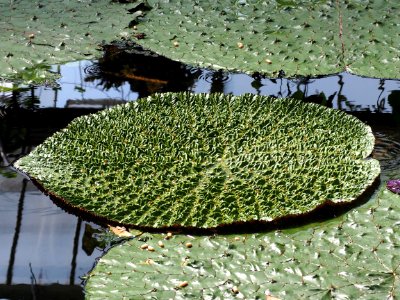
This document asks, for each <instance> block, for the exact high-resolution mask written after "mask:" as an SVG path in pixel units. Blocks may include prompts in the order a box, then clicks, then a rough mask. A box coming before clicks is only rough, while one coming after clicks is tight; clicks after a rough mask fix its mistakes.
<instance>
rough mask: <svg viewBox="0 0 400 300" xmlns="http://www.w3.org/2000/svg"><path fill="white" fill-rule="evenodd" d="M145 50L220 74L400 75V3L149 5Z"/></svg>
mask: <svg viewBox="0 0 400 300" xmlns="http://www.w3.org/2000/svg"><path fill="white" fill-rule="evenodd" d="M147 2H148V3H149V4H150V6H151V7H152V9H151V10H150V11H148V12H146V15H145V17H143V18H141V19H140V20H139V24H138V28H137V30H138V32H140V33H145V38H144V39H141V40H139V41H138V42H139V43H140V44H141V45H143V46H144V47H146V48H148V49H151V50H153V51H155V52H157V53H160V54H162V55H165V56H167V57H169V58H172V59H174V60H178V61H182V62H185V63H189V64H197V65H201V66H207V67H213V68H217V69H220V68H221V69H228V70H240V71H245V72H262V73H265V74H267V75H269V76H277V75H278V74H282V73H281V70H282V71H284V73H286V75H288V76H294V75H324V74H331V73H338V72H342V71H345V70H348V71H351V72H354V73H357V74H359V75H364V76H373V77H385V78H387V77H391V78H399V72H398V70H399V69H400V49H399V47H398V45H399V44H400V34H399V24H400V15H399V14H398V11H399V10H400V2H398V1H380V0H369V1H361V0H349V1H336V0H328V1H319V0H303V1H281V0H275V1H259V0H244V1H237V0H222V1H212V0H203V1H182V0H170V1H162V0H148V1H147Z"/></svg>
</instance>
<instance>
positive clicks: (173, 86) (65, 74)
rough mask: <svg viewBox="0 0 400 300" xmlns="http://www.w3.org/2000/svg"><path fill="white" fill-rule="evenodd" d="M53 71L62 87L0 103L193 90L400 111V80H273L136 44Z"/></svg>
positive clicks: (16, 94)
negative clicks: (168, 55) (160, 53)
mask: <svg viewBox="0 0 400 300" xmlns="http://www.w3.org/2000/svg"><path fill="white" fill-rule="evenodd" d="M53 71H54V72H56V73H59V74H60V76H61V78H60V80H59V81H58V83H59V86H58V87H53V86H52V87H35V88H29V87H23V88H22V89H21V90H18V91H13V92H8V93H4V92H3V93H0V106H3V107H12V108H15V107H22V108H28V107H41V108H44V107H48V108H49V107H58V108H66V107H92V108H103V107H108V106H110V105H114V104H119V103H123V102H126V101H133V100H136V99H137V98H139V97H144V96H147V95H149V94H152V93H155V92H167V91H173V92H176V91H191V92H194V93H200V92H224V93H231V94H234V95H239V94H243V93H253V94H259V95H270V96H274V97H295V98H300V99H303V100H305V101H308V102H317V103H324V104H326V105H328V106H332V107H333V108H337V109H342V110H345V111H351V112H354V111H368V112H374V113H392V112H393V113H394V114H396V115H398V114H399V104H398V103H399V93H400V80H386V79H374V78H363V77H360V76H356V75H351V74H348V73H340V74H334V75H330V76H325V77H318V78H311V77H301V78H292V79H285V78H275V79H271V78H265V77H263V76H262V75H261V74H253V75H247V74H237V73H229V72H226V71H222V70H219V71H213V70H208V69H201V68H193V67H188V66H186V65H183V64H181V63H178V62H175V61H172V60H169V59H166V58H163V57H160V56H157V55H155V54H153V53H152V52H150V51H145V50H143V49H141V48H140V47H139V46H137V45H135V44H128V45H126V44H124V45H121V44H114V45H107V46H104V56H103V57H102V58H101V59H99V60H98V61H93V62H92V61H80V62H75V63H70V64H66V65H63V66H57V67H54V68H53ZM395 107H396V108H395Z"/></svg>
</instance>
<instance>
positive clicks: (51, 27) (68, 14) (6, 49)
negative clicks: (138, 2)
mask: <svg viewBox="0 0 400 300" xmlns="http://www.w3.org/2000/svg"><path fill="white" fill-rule="evenodd" d="M132 6H134V4H118V3H111V2H110V1H109V0H96V1H92V0H85V1H78V0H72V1H63V0H53V1H41V2H38V1H30V0H20V1H9V0H0V14H1V19H0V40H1V47H0V77H5V78H10V79H14V78H15V76H16V75H15V74H18V73H23V72H24V71H25V70H26V69H27V68H31V69H32V68H35V67H36V66H37V65H47V66H49V65H53V64H60V63H65V62H69V61H75V60H82V59H90V58H94V57H98V56H100V55H101V52H100V51H99V44H100V43H101V42H102V41H103V40H106V41H110V42H111V41H112V40H115V39H121V37H125V36H127V35H128V31H129V28H127V26H128V24H129V22H130V21H131V20H132V16H131V15H130V14H128V11H127V9H129V8H131V7H132ZM42 76H44V77H46V76H49V77H50V78H51V77H52V76H51V74H50V73H48V74H42ZM17 77H20V76H17ZM36 79H37V80H36V81H35V80H33V82H35V83H36V82H37V81H40V80H38V78H36Z"/></svg>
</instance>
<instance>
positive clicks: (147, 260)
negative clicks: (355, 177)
mask: <svg viewBox="0 0 400 300" xmlns="http://www.w3.org/2000/svg"><path fill="white" fill-rule="evenodd" d="M399 216H400V197H399V196H398V195H395V194H393V193H391V192H390V191H387V190H386V189H385V187H384V186H382V188H381V189H380V190H379V192H378V193H377V195H376V197H374V199H373V200H371V201H370V202H368V203H367V204H365V205H364V206H362V207H359V208H357V209H355V210H353V211H351V212H350V213H348V214H347V215H345V216H343V217H341V218H337V219H335V220H333V221H329V222H325V223H323V224H319V225H317V226H315V225H314V226H308V227H304V228H299V229H295V230H293V229H291V230H283V231H276V232H269V233H257V234H247V235H228V236H211V237H210V236H203V237H201V236H197V237H190V236H184V235H179V236H174V237H172V238H171V239H169V240H166V239H165V235H158V234H154V235H150V234H146V235H143V236H142V237H141V238H139V239H135V240H131V241H128V242H125V243H124V244H122V245H118V246H116V247H114V248H112V249H111V250H110V251H109V252H108V253H107V254H106V255H105V256H104V257H102V258H101V259H100V260H99V262H98V264H97V266H96V267H95V268H94V269H93V270H92V271H91V272H90V273H89V276H88V278H89V280H88V282H87V284H86V297H87V299H91V300H94V299H104V298H109V299H122V298H128V299H177V300H178V299H265V296H264V293H265V291H267V290H269V291H270V294H271V295H272V296H274V297H277V298H279V299H316V300H318V299H396V298H397V297H399V296H400V288H399V287H400V280H399V278H400V268H399V267H400V256H399V254H398V251H397V250H398V245H399V243H400V235H399V234H398V226H399ZM160 240H162V243H163V244H162V245H163V248H161V247H159V246H158V241H160ZM188 242H190V243H191V244H192V247H190V248H188V247H187V245H186V243H188ZM145 243H146V244H148V245H150V246H153V247H154V251H153V252H152V251H148V250H146V249H142V248H143V247H142V245H143V244H145ZM141 247H142V248H141ZM185 281H186V282H187V283H188V285H187V286H185V287H179V285H180V284H181V283H182V282H185ZM234 287H236V288H234ZM267 299H268V298H267Z"/></svg>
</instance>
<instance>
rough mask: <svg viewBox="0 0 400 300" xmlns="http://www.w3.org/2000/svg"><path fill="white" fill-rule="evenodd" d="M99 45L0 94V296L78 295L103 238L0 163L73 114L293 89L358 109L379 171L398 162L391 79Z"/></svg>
mask: <svg viewBox="0 0 400 300" xmlns="http://www.w3.org/2000/svg"><path fill="white" fill-rule="evenodd" d="M106 50H107V51H106V53H105V56H104V58H103V59H101V60H99V61H80V62H74V63H69V64H66V65H63V66H58V67H54V72H58V73H59V74H60V79H59V81H58V84H59V86H57V87H46V86H39V87H32V88H31V87H26V88H25V89H23V90H21V91H14V92H10V93H0V107H1V111H0V114H1V115H0V116H1V117H0V137H1V140H0V141H1V144H0V146H1V149H0V150H1V156H2V160H3V162H2V167H1V168H0V299H83V298H84V295H83V290H82V287H81V282H82V276H84V275H85V274H86V273H87V272H88V271H89V270H90V269H91V267H92V266H93V264H94V262H95V259H96V258H97V257H99V256H100V255H101V254H102V252H103V249H104V247H105V246H106V243H104V242H99V238H95V236H96V233H97V234H99V232H100V234H103V233H104V231H105V229H102V227H100V226H99V225H96V224H92V223H89V222H86V221H84V220H81V219H79V218H77V217H76V216H73V215H70V214H67V213H66V212H64V211H63V210H61V209H60V208H58V207H57V206H55V205H54V204H53V203H52V201H51V200H50V199H49V198H48V197H47V196H45V195H43V194H42V193H41V192H40V191H38V190H37V188H36V187H34V186H33V185H32V183H30V182H29V181H28V180H26V179H25V178H24V177H22V176H21V175H18V174H16V173H14V172H13V171H12V170H11V169H9V168H6V167H5V166H7V162H6V160H8V161H13V160H15V159H16V158H18V157H19V156H21V155H25V154H27V153H29V151H30V150H31V149H33V148H34V147H35V146H36V145H38V144H40V143H41V142H42V141H43V140H44V139H45V138H46V137H48V136H49V135H51V134H52V133H53V132H55V131H57V130H58V129H60V128H62V127H64V126H66V125H67V124H68V122H69V121H70V120H72V119H73V118H75V117H76V116H79V115H83V114H87V113H91V112H94V111H97V110H99V109H103V108H106V107H109V106H112V105H115V104H120V103H124V102H126V101H134V100H136V99H137V98H139V97H143V96H147V95H149V94H152V93H154V92H166V91H191V92H195V93H199V92H223V93H232V94H235V95H238V94H243V93H255V94H260V95H272V96H275V97H286V96H292V97H297V98H301V99H303V100H304V101H309V102H316V103H321V104H323V105H327V106H330V107H333V108H337V109H342V110H345V111H347V112H349V113H352V114H355V115H357V116H358V117H360V118H361V119H362V120H364V121H365V122H367V123H369V124H370V125H371V126H372V127H373V130H374V133H375V134H376V137H377V147H376V151H375V153H374V155H375V156H376V157H377V158H378V159H380V160H381V163H382V166H383V167H384V168H385V170H388V171H390V169H392V168H398V167H399V166H400V81H399V80H381V79H371V78H362V77H358V76H355V75H350V74H347V73H342V74H336V75H332V76H327V77H323V78H297V79H280V78H277V79H267V78H263V77H262V76H258V75H253V76H250V75H246V74H233V73H226V72H219V71H210V70H206V69H197V68H189V67H187V66H184V65H181V64H179V63H176V62H172V61H169V60H166V59H162V58H159V57H154V56H153V55H152V54H151V53H144V54H143V53H142V54H140V53H138V52H140V51H139V50H135V51H124V50H123V49H120V48H118V47H116V46H110V47H109V48H107V49H106ZM3 84H4V83H3ZM384 174H385V173H384ZM100 240H101V239H100Z"/></svg>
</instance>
